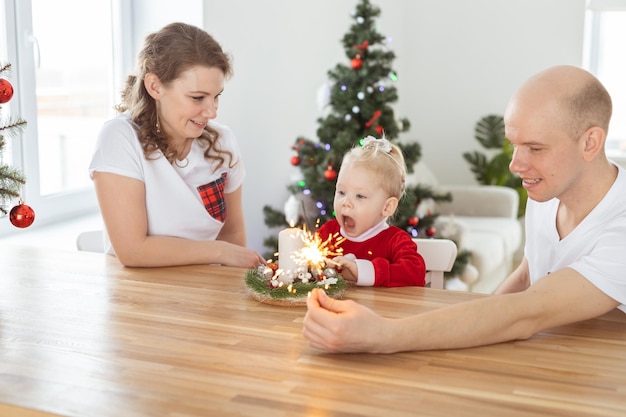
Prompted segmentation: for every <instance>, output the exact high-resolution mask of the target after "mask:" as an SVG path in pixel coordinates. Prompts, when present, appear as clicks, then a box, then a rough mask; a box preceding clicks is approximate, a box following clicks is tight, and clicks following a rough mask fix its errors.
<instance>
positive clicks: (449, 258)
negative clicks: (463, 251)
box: [413, 239, 457, 289]
mask: <svg viewBox="0 0 626 417" xmlns="http://www.w3.org/2000/svg"><path fill="white" fill-rule="evenodd" d="M413 241H414V242H415V243H416V244H417V251H418V252H419V254H420V255H422V258H424V262H425V263H426V284H428V283H430V288H438V289H443V288H444V286H443V274H444V272H449V271H450V270H452V266H453V265H454V261H455V260H456V255H457V247H456V244H455V243H454V242H453V241H452V240H449V239H413Z"/></svg>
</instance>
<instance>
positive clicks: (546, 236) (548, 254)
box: [524, 165, 626, 312]
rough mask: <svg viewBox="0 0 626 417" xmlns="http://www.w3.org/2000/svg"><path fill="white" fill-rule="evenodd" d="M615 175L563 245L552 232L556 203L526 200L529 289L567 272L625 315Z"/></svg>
mask: <svg viewBox="0 0 626 417" xmlns="http://www.w3.org/2000/svg"><path fill="white" fill-rule="evenodd" d="M616 166H617V165H616ZM618 170H619V171H618V175H617V179H616V180H615V183H614V184H613V186H612V187H611V188H610V189H609V192H608V193H607V194H606V196H604V198H603V199H602V200H601V201H600V203H598V205H597V206H596V207H595V208H594V209H593V210H592V211H591V213H589V214H588V215H587V217H585V218H584V219H583V221H582V222H581V223H580V224H579V225H578V226H577V227H576V228H575V229H574V230H573V231H572V232H571V233H570V234H568V235H567V236H566V237H565V238H564V239H559V234H558V232H557V229H556V214H557V209H558V207H559V200H557V199H552V200H549V201H546V202H543V203H539V202H536V201H533V200H530V199H529V200H528V203H527V206H526V244H525V248H524V250H525V256H526V258H527V259H528V266H529V270H530V281H531V283H533V282H535V281H537V280H538V279H540V278H542V277H544V276H546V275H547V274H550V273H551V272H554V271H558V270H559V269H563V268H567V267H569V268H572V269H574V270H575V271H577V272H578V273H580V274H581V275H583V276H584V277H585V278H586V279H587V280H589V281H590V282H591V283H592V284H593V285H595V286H596V287H598V288H599V289H600V290H601V291H602V292H604V293H605V294H606V295H608V296H609V297H611V298H613V299H615V300H617V301H619V302H620V303H621V305H620V306H619V309H620V310H622V311H624V312H626V171H625V170H624V169H622V168H621V167H619V166H618Z"/></svg>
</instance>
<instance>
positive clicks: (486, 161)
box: [463, 114, 528, 217]
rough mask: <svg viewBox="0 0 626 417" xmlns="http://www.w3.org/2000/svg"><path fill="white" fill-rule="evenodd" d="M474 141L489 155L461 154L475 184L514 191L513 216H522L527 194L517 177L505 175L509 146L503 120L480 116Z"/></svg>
mask: <svg viewBox="0 0 626 417" xmlns="http://www.w3.org/2000/svg"><path fill="white" fill-rule="evenodd" d="M474 138H475V139H476V140H477V141H478V142H479V143H480V144H481V145H482V146H483V147H484V148H485V149H487V150H488V152H489V154H488V155H487V154H485V153H482V152H478V151H474V152H465V153H463V158H464V159H465V160H466V161H467V162H468V163H469V164H470V167H471V171H472V172H473V173H474V177H475V178H476V181H478V182H479V183H480V184H484V185H501V186H505V187H511V188H513V189H515V190H516V191H517V193H518V194H519V208H518V212H517V216H518V217H522V216H524V213H525V211H526V200H527V199H528V194H527V193H526V190H525V189H524V187H522V180H521V179H520V177H519V176H518V175H516V174H513V173H512V172H511V171H509V164H510V163H511V159H512V158H513V145H511V142H509V141H508V140H507V138H506V136H505V135H504V118H503V117H502V116H500V115H497V114H490V115H487V116H484V117H483V118H481V119H480V120H479V121H478V122H477V123H476V126H475V128H474Z"/></svg>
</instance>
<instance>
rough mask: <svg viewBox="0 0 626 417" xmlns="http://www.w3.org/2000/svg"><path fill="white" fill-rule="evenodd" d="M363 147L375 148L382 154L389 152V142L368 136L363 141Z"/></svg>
mask: <svg viewBox="0 0 626 417" xmlns="http://www.w3.org/2000/svg"><path fill="white" fill-rule="evenodd" d="M363 147H364V148H368V149H371V148H374V147H377V148H380V149H381V150H382V151H384V152H391V142H389V141H388V140H387V139H385V138H381V139H376V138H374V137H373V136H368V137H366V138H365V140H363Z"/></svg>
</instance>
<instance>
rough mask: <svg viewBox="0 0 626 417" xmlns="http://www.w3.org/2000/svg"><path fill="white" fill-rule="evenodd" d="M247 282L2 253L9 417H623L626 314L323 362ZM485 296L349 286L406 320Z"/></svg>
mask: <svg viewBox="0 0 626 417" xmlns="http://www.w3.org/2000/svg"><path fill="white" fill-rule="evenodd" d="M244 273H245V270H242V269H238V268H230V267H222V266H185V267H175V268H125V267H122V266H121V265H120V264H119V263H118V262H117V260H116V259H115V258H113V257H110V256H107V255H102V254H94V253H87V252H73V251H53V250H46V249H41V248H28V247H19V246H6V245H5V246H0V416H11V417H26V416H28V417H31V416H55V415H61V416H80V417H86V416H116V417H132V416H171V417H184V416H221V417H224V416H255V417H259V416H272V417H280V416H320V417H321V416H341V417H352V416H376V417H379V416H416V415H419V416H470V417H472V416H476V417H478V416H480V417H483V416H568V417H576V416H603V417H607V416H620V417H622V416H624V415H626V315H624V314H623V313H622V312H620V311H617V310H616V311H613V312H611V313H609V314H607V315H605V316H603V317H600V318H598V319H594V320H589V321H585V322H581V323H578V324H575V325H569V326H563V327H560V328H557V329H554V330H551V331H546V332H543V333H540V334H538V335H536V336H535V337H533V338H531V339H529V340H525V341H516V342H510V343H502V344H497V345H492V346H485V347H479V348H471V349H458V350H447V351H433V352H411V353H400V354H393V355H370V354H347V355H346V354H344V355H335V354H325V353H321V352H319V351H316V350H314V349H312V348H310V347H309V346H308V343H307V341H306V340H305V339H304V338H303V337H302V335H301V330H302V319H303V316H304V313H305V309H306V308H305V307H278V306H271V305H265V304H260V303H258V302H256V301H253V300H252V299H251V298H249V296H248V295H247V294H246V289H245V284H244V278H243V277H244ZM481 296H484V295H478V294H470V293H462V292H453V291H446V290H434V289H428V288H417V287H405V288H351V289H349V290H348V291H347V292H346V294H345V297H346V298H351V299H354V300H358V301H359V302H361V303H363V304H365V305H367V306H369V307H371V308H373V309H375V310H376V311H378V312H379V313H381V314H383V315H386V316H391V317H403V316H406V315H410V314H414V313H417V312H420V311H426V310H431V309H435V308H438V307H441V306H444V305H446V304H450V303H457V302H461V301H464V300H469V299H472V298H475V297H481Z"/></svg>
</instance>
